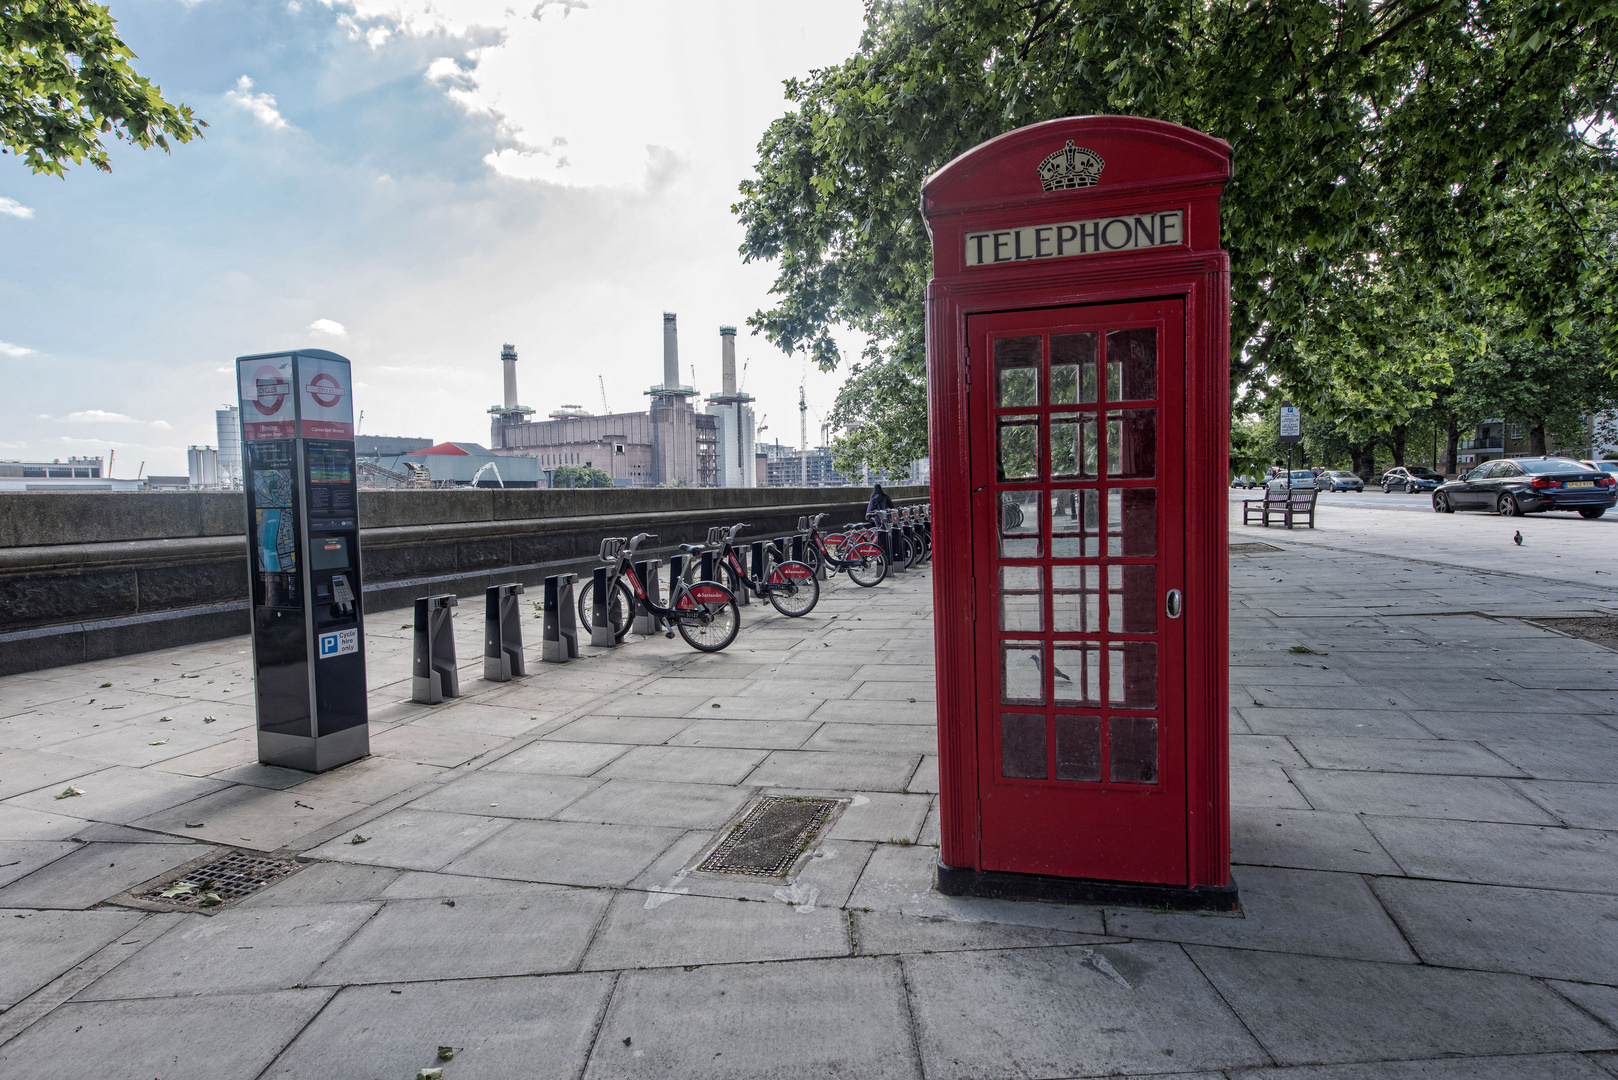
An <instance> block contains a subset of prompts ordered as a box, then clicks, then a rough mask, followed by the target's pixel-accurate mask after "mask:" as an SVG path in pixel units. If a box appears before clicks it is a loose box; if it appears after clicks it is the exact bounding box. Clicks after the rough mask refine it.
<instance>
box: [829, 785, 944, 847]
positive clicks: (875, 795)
mask: <svg viewBox="0 0 1618 1080" xmlns="http://www.w3.org/2000/svg"><path fill="white" fill-rule="evenodd" d="M932 804H933V797H932V796H931V795H897V794H892V793H890V792H885V791H873V792H870V793H868V794H859V795H855V796H854V797H853V799H852V800H850V803H849V806H848V808H847V809H845V810H844V811H843V812H842V814H841V815H840V816H839V817H838V819H837V823H836V824H835V825H833V826H832V829H831V832H830V833H828V834H827V835H828V836H829V837H831V838H833V839H837V840H872V841H875V842H877V843H893V842H896V841H902V842H904V843H914V842H915V841H916V838H917V836H918V835H919V834H920V832H921V826H922V824H923V822H925V821H926V818H927V811H928V810H929V809H931V807H932Z"/></svg>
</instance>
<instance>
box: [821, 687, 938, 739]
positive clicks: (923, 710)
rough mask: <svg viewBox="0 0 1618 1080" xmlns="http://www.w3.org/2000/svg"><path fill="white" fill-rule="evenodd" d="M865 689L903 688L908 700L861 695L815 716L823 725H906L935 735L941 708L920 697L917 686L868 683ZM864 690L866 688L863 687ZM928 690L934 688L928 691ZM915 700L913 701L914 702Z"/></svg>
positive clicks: (824, 707)
mask: <svg viewBox="0 0 1618 1080" xmlns="http://www.w3.org/2000/svg"><path fill="white" fill-rule="evenodd" d="M864 685H865V686H885V687H890V688H891V687H899V688H900V689H904V690H905V693H906V697H903V698H896V699H895V698H886V699H884V698H880V697H860V696H858V695H856V696H854V697H850V698H846V699H844V700H841V701H828V702H826V703H825V704H824V705H822V706H821V707H820V708H818V709H816V710H815V712H814V719H815V720H816V722H818V723H823V724H884V725H895V726H898V725H903V726H906V727H913V728H918V729H921V730H926V731H931V730H935V729H936V728H937V727H938V705H937V703H936V702H935V701H933V699H932V698H930V697H920V696H917V690H916V688H917V687H918V686H919V685H920V684H917V683H892V682H890V683H866V684H864ZM862 689H863V687H862ZM927 689H928V690H931V689H932V686H930V685H929V686H928V687H927ZM912 697H913V698H915V700H914V701H911V700H910V698H912Z"/></svg>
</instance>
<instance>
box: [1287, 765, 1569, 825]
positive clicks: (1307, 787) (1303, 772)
mask: <svg viewBox="0 0 1618 1080" xmlns="http://www.w3.org/2000/svg"><path fill="white" fill-rule="evenodd" d="M1291 775H1292V782H1293V783H1294V784H1295V785H1296V786H1297V788H1298V790H1299V791H1301V792H1303V794H1304V796H1305V797H1306V798H1307V799H1308V800H1309V803H1310V805H1312V806H1313V807H1314V808H1315V809H1316V810H1344V811H1348V812H1350V813H1361V814H1376V815H1380V816H1384V817H1423V818H1451V819H1454V820H1457V821H1504V822H1518V823H1524V824H1529V825H1554V824H1556V823H1557V822H1556V819H1555V818H1554V817H1552V816H1551V815H1549V814H1547V813H1546V812H1545V811H1543V810H1541V809H1540V808H1539V807H1537V806H1535V805H1534V804H1533V803H1531V802H1529V801H1528V800H1527V799H1525V798H1523V796H1522V795H1521V794H1519V793H1518V792H1516V791H1515V790H1513V789H1512V788H1511V787H1510V786H1509V785H1507V784H1506V782H1505V781H1503V780H1497V779H1495V778H1494V777H1474V776H1414V775H1409V774H1402V773H1371V772H1332V771H1328V770H1325V769H1297V770H1294V771H1293V772H1292V774H1291Z"/></svg>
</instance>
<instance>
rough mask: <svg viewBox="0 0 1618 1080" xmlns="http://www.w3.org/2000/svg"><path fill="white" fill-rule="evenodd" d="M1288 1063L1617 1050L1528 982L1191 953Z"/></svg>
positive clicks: (1201, 950) (1613, 1040) (1603, 1033)
mask: <svg viewBox="0 0 1618 1080" xmlns="http://www.w3.org/2000/svg"><path fill="white" fill-rule="evenodd" d="M1187 951H1188V952H1189V953H1190V954H1191V957H1192V959H1194V960H1195V961H1196V963H1197V967H1198V968H1199V969H1201V971H1202V972H1203V973H1204V974H1205V975H1207V976H1208V978H1209V979H1211V980H1212V981H1213V983H1214V985H1215V986H1217V987H1218V988H1219V992H1220V994H1221V995H1222V996H1223V997H1224V999H1225V1000H1226V1001H1228V1002H1230V1004H1231V1007H1232V1008H1234V1009H1235V1010H1236V1012H1237V1013H1238V1014H1239V1015H1240V1016H1241V1018H1242V1021H1243V1023H1244V1024H1246V1026H1247V1029H1248V1030H1250V1031H1252V1032H1253V1034H1254V1035H1255V1036H1256V1037H1257V1038H1258V1040H1259V1041H1260V1042H1261V1043H1263V1045H1264V1048H1265V1049H1266V1050H1268V1051H1269V1053H1270V1054H1272V1055H1273V1056H1274V1058H1275V1060H1276V1061H1277V1062H1279V1063H1281V1064H1294V1065H1305V1064H1318V1063H1326V1064H1332V1063H1342V1062H1353V1061H1387V1060H1399V1059H1409V1058H1433V1057H1443V1056H1446V1055H1456V1056H1474V1057H1475V1056H1491V1055H1496V1054H1531V1053H1556V1052H1564V1051H1575V1050H1603V1049H1611V1048H1613V1047H1614V1046H1618V1032H1613V1031H1612V1030H1610V1029H1608V1028H1605V1027H1604V1026H1603V1025H1601V1024H1599V1023H1597V1022H1596V1021H1595V1020H1592V1019H1591V1018H1590V1017H1589V1016H1587V1015H1586V1014H1585V1013H1584V1012H1582V1011H1581V1010H1578V1009H1576V1008H1574V1007H1573V1006H1572V1005H1570V1004H1568V1003H1567V1002H1566V1001H1564V1000H1563V999H1562V998H1560V997H1558V996H1556V995H1555V994H1553V993H1552V992H1551V991H1550V990H1549V989H1547V988H1546V987H1545V986H1544V985H1543V984H1541V983H1539V982H1536V981H1535V980H1533V979H1529V978H1527V977H1525V976H1522V975H1502V974H1495V973H1492V972H1481V971H1453V970H1446V969H1442V968H1433V967H1427V966H1424V965H1417V964H1378V963H1368V962H1365V961H1361V960H1339V959H1331V958H1325V957H1310V956H1292V955H1287V954H1284V953H1273V952H1254V951H1249V950H1237V949H1215V948H1209V947H1207V946H1202V945H1192V946H1187Z"/></svg>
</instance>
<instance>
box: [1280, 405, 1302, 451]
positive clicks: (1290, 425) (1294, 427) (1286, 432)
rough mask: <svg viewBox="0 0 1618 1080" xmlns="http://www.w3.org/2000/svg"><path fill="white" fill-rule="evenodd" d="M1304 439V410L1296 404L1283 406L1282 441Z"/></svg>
mask: <svg viewBox="0 0 1618 1080" xmlns="http://www.w3.org/2000/svg"><path fill="white" fill-rule="evenodd" d="M1302 439H1303V410H1302V409H1299V408H1297V407H1296V406H1294V405H1283V406H1281V441H1282V442H1284V443H1287V442H1299V441H1300V440H1302Z"/></svg>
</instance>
